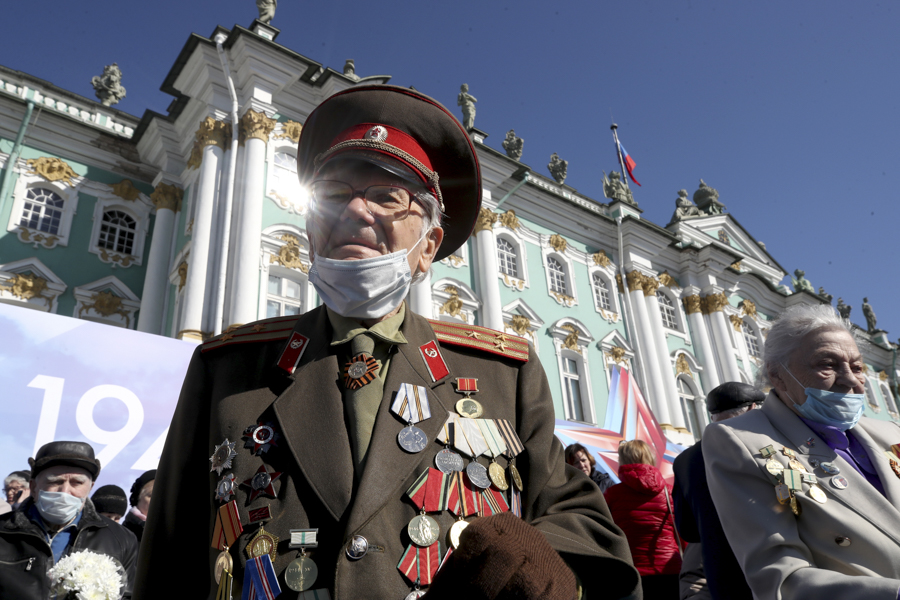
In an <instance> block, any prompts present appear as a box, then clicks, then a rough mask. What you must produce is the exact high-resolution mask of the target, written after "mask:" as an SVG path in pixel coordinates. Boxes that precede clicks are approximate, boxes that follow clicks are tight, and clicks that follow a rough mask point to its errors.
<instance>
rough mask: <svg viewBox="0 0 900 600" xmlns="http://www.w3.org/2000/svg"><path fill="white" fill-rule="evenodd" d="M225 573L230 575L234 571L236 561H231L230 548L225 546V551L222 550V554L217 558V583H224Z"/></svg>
mask: <svg viewBox="0 0 900 600" xmlns="http://www.w3.org/2000/svg"><path fill="white" fill-rule="evenodd" d="M223 571H227V572H229V573H231V572H233V571H234V561H232V559H231V554H229V553H228V546H225V549H224V550H222V552H220V553H219V556H218V557H217V558H216V570H215V573H216V575H215V577H216V583H219V582H221V581H222V572H223Z"/></svg>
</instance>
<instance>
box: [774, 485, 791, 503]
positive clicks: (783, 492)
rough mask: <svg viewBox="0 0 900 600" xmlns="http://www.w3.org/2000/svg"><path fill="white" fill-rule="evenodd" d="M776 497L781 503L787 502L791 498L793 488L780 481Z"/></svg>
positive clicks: (776, 489)
mask: <svg viewBox="0 0 900 600" xmlns="http://www.w3.org/2000/svg"><path fill="white" fill-rule="evenodd" d="M775 497H776V498H778V502H779V503H781V504H787V503H788V502H790V500H791V488H789V487H788V486H786V485H784V484H783V483H779V484H778V485H776V486H775Z"/></svg>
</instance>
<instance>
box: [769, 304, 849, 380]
mask: <svg viewBox="0 0 900 600" xmlns="http://www.w3.org/2000/svg"><path fill="white" fill-rule="evenodd" d="M820 329H821V330H826V331H827V330H843V331H846V332H847V333H849V334H850V335H851V336H852V335H853V328H852V326H851V325H850V321H848V320H847V319H843V318H841V316H840V315H839V314H838V313H837V312H835V310H834V308H832V307H831V306H830V305H828V304H815V305H810V304H798V305H796V306H791V307H788V308H787V309H785V310H784V312H782V313H781V315H779V317H778V319H776V320H775V323H774V324H773V325H772V328H771V329H769V335H768V336H767V337H766V343H765V346H764V347H763V358H762V360H763V368H762V369H760V370H759V372H758V373H757V376H758V377H759V379H760V383H761V384H762V385H763V386H769V387H774V384H773V382H772V378H771V376H772V374H773V373H777V369H779V368H780V367H781V366H782V365H787V364H788V362H789V361H790V359H791V356H792V355H793V354H794V352H796V351H797V350H798V349H799V348H800V342H801V340H802V339H803V337H804V336H805V335H807V334H808V333H811V332H813V331H816V330H820ZM855 337H856V336H854V339H855Z"/></svg>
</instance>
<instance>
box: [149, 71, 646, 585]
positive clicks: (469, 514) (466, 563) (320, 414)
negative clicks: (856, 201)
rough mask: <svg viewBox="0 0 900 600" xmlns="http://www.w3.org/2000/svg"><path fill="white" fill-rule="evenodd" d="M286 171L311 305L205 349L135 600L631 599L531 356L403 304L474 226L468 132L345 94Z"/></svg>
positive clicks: (305, 138) (603, 510)
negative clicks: (418, 280)
mask: <svg viewBox="0 0 900 600" xmlns="http://www.w3.org/2000/svg"><path fill="white" fill-rule="evenodd" d="M298 165H299V172H300V178H301V182H302V183H303V184H304V185H306V186H307V187H308V188H309V189H310V191H311V195H312V199H313V202H312V205H311V216H310V218H309V221H308V224H307V230H308V233H309V237H310V245H311V249H312V251H313V255H312V256H311V260H312V267H311V269H310V272H309V278H310V283H311V284H312V285H313V286H314V287H315V289H316V291H317V293H318V295H319V297H320V298H321V299H322V301H323V303H324V306H321V307H319V308H316V309H314V310H312V311H310V312H308V313H306V314H304V315H300V316H298V317H284V318H275V319H268V320H265V321H260V322H257V323H252V324H249V325H245V326H243V327H240V328H238V329H235V330H233V331H230V332H228V333H226V334H224V335H221V336H218V337H216V338H213V339H212V340H210V341H208V342H206V343H205V344H203V345H202V346H201V347H200V348H198V350H197V352H196V353H195V355H194V358H193V360H192V362H191V366H190V368H189V371H188V375H187V378H186V380H185V383H184V387H183V390H182V395H181V399H180V400H179V403H178V408H177V409H176V412H175V416H174V418H173V421H172V425H171V428H170V430H169V435H168V439H167V441H166V445H165V449H164V451H163V455H162V458H161V461H160V465H159V471H158V477H157V479H156V487H155V489H154V494H153V503H152V505H151V507H150V515H149V517H148V521H147V526H146V530H145V534H144V539H143V548H142V550H141V562H140V567H139V574H138V593H137V596H136V598H139V599H140V598H158V597H166V596H168V595H171V594H172V593H173V592H175V589H177V594H178V595H179V596H181V597H186V598H207V597H208V598H216V597H223V596H225V597H227V595H228V594H229V593H234V594H235V595H237V594H238V590H240V594H241V595H242V597H244V598H248V597H249V598H254V599H256V598H274V597H275V596H278V595H279V594H280V596H279V597H281V598H296V597H298V595H297V594H298V593H300V594H301V595H303V594H309V593H311V592H315V594H314V597H316V598H329V597H330V598H356V597H366V598H391V599H393V598H404V597H407V596H409V597H411V598H415V597H418V596H420V595H422V594H423V593H424V592H425V591H426V590H428V591H429V597H434V598H443V597H448V598H449V597H450V596H454V597H457V596H458V597H478V598H513V597H521V598H528V597H533V598H537V597H544V598H560V599H565V600H569V599H571V598H574V597H575V595H576V581H577V582H579V584H578V589H579V590H582V591H583V592H584V594H583V595H584V597H604V598H620V597H637V596H639V593H640V592H639V590H638V576H637V572H636V571H635V569H634V567H633V566H632V565H631V559H630V555H629V551H628V546H627V542H626V541H625V538H624V536H623V535H622V533H621V531H620V530H619V529H618V528H617V527H616V526H615V525H614V524H613V522H612V520H611V518H610V516H609V512H608V510H607V507H606V504H605V502H604V500H603V497H602V495H601V494H600V493H599V491H598V490H597V488H596V487H595V486H593V485H592V484H591V483H590V481H589V480H588V479H587V478H586V477H585V476H584V475H583V474H582V473H580V472H578V471H577V470H576V469H574V468H568V467H566V465H565V462H564V460H563V449H562V447H561V445H560V443H559V442H558V441H557V439H556V438H555V436H554V433H553V425H554V414H553V406H552V402H551V397H550V390H549V387H548V384H547V380H546V377H545V375H544V372H543V369H542V368H541V365H540V363H539V362H538V360H537V357H536V355H535V353H534V349H533V348H532V347H531V346H530V345H529V344H528V343H527V342H526V341H525V340H523V339H521V338H517V337H515V336H510V335H506V334H503V333H500V332H497V331H492V330H490V329H486V328H483V327H478V326H474V325H466V324H457V323H452V324H451V323H441V322H436V321H429V320H426V319H425V318H423V317H420V316H418V315H415V314H413V313H412V312H411V311H410V310H409V308H408V306H407V304H406V303H405V302H404V299H405V298H406V296H407V294H408V292H409V287H410V284H411V283H412V281H413V279H414V278H415V277H416V276H422V274H424V273H427V272H428V270H429V268H430V266H431V263H432V261H434V260H440V259H442V258H444V257H446V256H448V255H449V254H451V253H452V252H453V251H454V250H455V249H457V248H458V247H459V246H460V245H462V244H463V243H465V241H466V240H467V239H468V237H469V235H470V234H471V232H472V230H473V227H474V223H475V218H476V216H477V214H478V211H479V208H480V198H481V177H480V171H479V165H478V161H477V158H476V155H475V151H474V147H473V146H472V143H471V141H470V140H469V137H468V135H467V134H466V133H465V131H464V130H463V128H462V126H461V125H460V124H459V123H458V122H457V121H456V119H454V118H453V117H452V116H451V115H450V113H449V112H448V111H447V110H446V109H445V108H444V107H443V106H441V105H440V104H439V103H437V102H436V101H434V100H432V99H430V98H428V97H426V96H424V95H422V94H419V93H418V92H415V91H413V90H409V89H403V88H398V87H393V86H368V87H367V86H363V87H356V88H351V89H350V90H347V91H345V92H340V93H338V94H335V95H334V96H332V97H331V98H329V99H328V100H326V101H325V102H324V103H323V104H321V105H320V106H319V107H318V108H317V109H316V110H315V111H313V113H312V114H310V116H309V118H308V119H307V121H306V124H305V126H304V129H303V134H302V136H301V139H300V144H299V150H298ZM463 400H465V401H466V402H465V404H466V406H467V407H468V410H465V411H463V413H464V414H461V413H460V412H458V411H457V408H456V407H457V406H458V405H460V406H461V405H462V404H461V401H463ZM472 404H477V405H478V408H479V409H480V410H475V411H474V412H473V411H472V410H471V405H472ZM520 517H521V518H520ZM174 582H177V585H176V584H175V583H174ZM173 585H175V586H176V587H174V588H173V587H172V586H173ZM309 597H313V596H309Z"/></svg>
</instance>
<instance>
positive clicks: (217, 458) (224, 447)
mask: <svg viewBox="0 0 900 600" xmlns="http://www.w3.org/2000/svg"><path fill="white" fill-rule="evenodd" d="M236 445H237V442H229V441H228V438H225V441H224V442H222V443H221V444H219V445H218V446H216V449H215V450H214V451H213V455H212V456H210V457H209V470H210V472H212V471H215V472H216V475H221V474H222V471H224V470H225V469H230V468H231V464H232V461H233V460H234V457H235V456H237V452H235V451H234V447H235V446H236Z"/></svg>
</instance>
